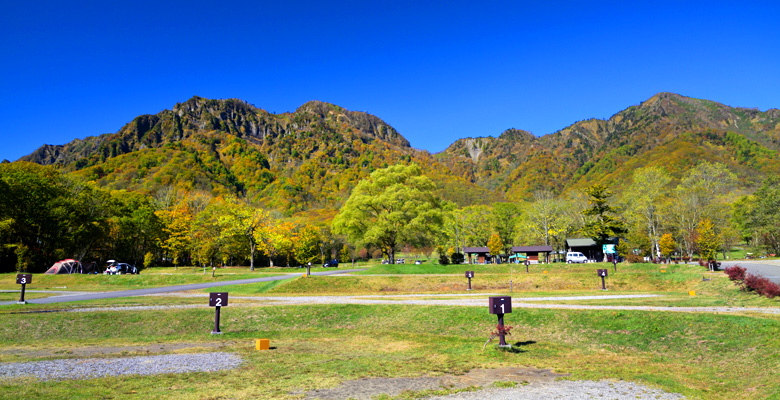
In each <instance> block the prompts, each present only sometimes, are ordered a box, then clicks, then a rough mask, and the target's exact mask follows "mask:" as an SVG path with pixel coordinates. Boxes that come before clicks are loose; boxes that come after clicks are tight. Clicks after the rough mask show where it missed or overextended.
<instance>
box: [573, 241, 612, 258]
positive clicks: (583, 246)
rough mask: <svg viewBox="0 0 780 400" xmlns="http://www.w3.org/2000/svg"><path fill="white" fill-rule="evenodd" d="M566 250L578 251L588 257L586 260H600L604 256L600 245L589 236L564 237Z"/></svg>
mask: <svg viewBox="0 0 780 400" xmlns="http://www.w3.org/2000/svg"><path fill="white" fill-rule="evenodd" d="M566 249H567V251H578V252H580V253H582V254H584V255H585V257H588V260H596V261H601V260H602V259H603V258H604V253H603V252H602V249H601V246H600V245H598V244H596V241H595V240H593V239H591V238H579V239H566Z"/></svg>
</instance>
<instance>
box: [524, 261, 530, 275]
mask: <svg viewBox="0 0 780 400" xmlns="http://www.w3.org/2000/svg"><path fill="white" fill-rule="evenodd" d="M529 264H531V262H530V261H528V259H527V258H526V259H525V273H526V274H527V273H528V265H529Z"/></svg>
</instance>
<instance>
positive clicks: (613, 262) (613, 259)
mask: <svg viewBox="0 0 780 400" xmlns="http://www.w3.org/2000/svg"><path fill="white" fill-rule="evenodd" d="M612 265H613V266H614V267H615V272H617V254H615V257H614V258H612Z"/></svg>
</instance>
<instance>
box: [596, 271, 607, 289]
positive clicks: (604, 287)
mask: <svg viewBox="0 0 780 400" xmlns="http://www.w3.org/2000/svg"><path fill="white" fill-rule="evenodd" d="M598 275H599V276H600V277H601V290H607V287H606V286H605V284H604V278H606V277H607V270H606V269H599V270H598Z"/></svg>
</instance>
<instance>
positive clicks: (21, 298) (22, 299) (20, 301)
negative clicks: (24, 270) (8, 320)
mask: <svg viewBox="0 0 780 400" xmlns="http://www.w3.org/2000/svg"><path fill="white" fill-rule="evenodd" d="M25 286H27V285H26V284H24V283H23V284H22V296H21V297H19V303H22V304H24V287H25Z"/></svg>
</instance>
